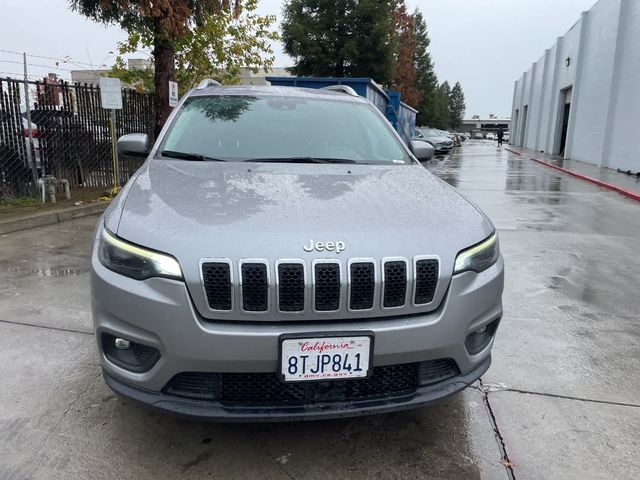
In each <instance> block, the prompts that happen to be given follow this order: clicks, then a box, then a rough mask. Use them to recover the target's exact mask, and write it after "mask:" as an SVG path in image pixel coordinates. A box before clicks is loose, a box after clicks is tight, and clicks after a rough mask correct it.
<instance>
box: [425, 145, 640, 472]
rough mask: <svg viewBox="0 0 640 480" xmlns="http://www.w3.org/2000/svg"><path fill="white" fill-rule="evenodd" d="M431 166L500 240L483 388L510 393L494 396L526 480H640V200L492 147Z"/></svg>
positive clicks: (471, 148) (468, 148)
mask: <svg viewBox="0 0 640 480" xmlns="http://www.w3.org/2000/svg"><path fill="white" fill-rule="evenodd" d="M427 168H428V169H429V170H430V171H431V172H433V173H434V174H436V175H438V176H440V177H441V178H442V179H444V180H445V181H447V182H448V183H449V184H451V185H453V186H455V187H456V188H457V189H458V190H459V191H460V192H461V193H462V194H463V195H465V196H467V197H468V198H469V199H470V200H472V201H473V202H474V203H476V204H477V205H478V206H479V207H480V208H482V210H483V211H484V212H485V213H487V214H488V215H489V217H490V218H491V219H492V221H493V222H494V224H495V225H496V228H497V229H498V231H499V235H500V245H501V249H502V252H503V255H504V257H505V265H506V278H505V294H504V299H503V301H504V308H505V315H504V318H503V321H502V323H501V326H500V329H499V331H498V335H497V338H496V343H495V346H494V349H493V359H494V361H493V364H492V367H491V368H490V370H489V371H488V372H487V374H486V375H485V376H484V377H483V382H485V383H487V384H495V385H501V386H502V387H501V388H500V389H499V390H502V391H496V392H492V393H489V394H488V395H489V397H488V398H489V401H490V402H491V404H492V406H493V411H494V413H495V417H496V423H497V425H498V428H499V430H500V434H501V436H502V438H503V439H504V441H505V447H506V450H507V454H508V455H509V459H510V461H511V462H513V463H514V467H513V468H514V472H515V476H516V478H629V479H635V478H638V477H640V464H639V463H638V461H637V458H638V455H640V445H639V444H638V442H637V440H636V434H635V433H632V432H635V431H637V430H638V429H640V394H639V392H640V378H639V377H638V376H637V375H636V373H635V372H637V371H639V370H640V349H639V348H638V345H639V344H640V296H639V295H638V294H637V291H636V290H637V287H636V285H637V284H638V273H637V272H639V271H640V255H638V252H639V251H640V203H638V202H634V201H632V200H630V199H628V198H626V197H623V196H621V195H618V194H616V193H614V192H611V191H608V190H605V189H602V188H599V187H597V186H594V185H591V184H588V183H584V182H582V181H581V180H578V179H576V178H573V177H570V176H567V175H565V174H562V173H560V172H556V171H554V170H551V169H548V168H546V167H544V166H541V165H538V164H537V163H535V162H533V161H530V160H528V159H526V158H522V157H518V156H516V155H513V154H511V153H509V152H507V151H505V150H503V149H498V148H496V146H495V144H494V143H490V142H482V141H481V142H473V141H472V142H466V144H465V145H464V146H463V148H461V149H459V150H458V151H457V152H456V153H455V154H454V155H452V156H450V157H449V158H447V159H444V160H443V161H435V162H430V164H428V165H427ZM621 405H622V406H621ZM541 406H543V407H541ZM598 408H600V409H601V410H602V412H603V414H602V418H601V417H600V415H597V414H595V413H594V412H595V411H596V410H597V409H598ZM614 412H615V413H614ZM613 415H616V416H617V418H618V419H623V420H617V421H611V420H610V418H611V416H613ZM606 418H609V420H605V419H606ZM614 439H615V440H614ZM618 445H625V448H618ZM567 458H570V461H568V462H567Z"/></svg>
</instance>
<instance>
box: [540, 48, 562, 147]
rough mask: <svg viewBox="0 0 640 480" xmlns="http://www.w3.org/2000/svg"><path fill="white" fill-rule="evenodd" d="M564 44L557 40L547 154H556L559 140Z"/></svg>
mask: <svg viewBox="0 0 640 480" xmlns="http://www.w3.org/2000/svg"><path fill="white" fill-rule="evenodd" d="M563 43H564V38H563V37H558V39H557V40H556V59H555V60H556V61H555V62H554V65H553V80H552V82H551V92H550V97H549V101H550V102H551V105H550V108H549V118H548V119H547V122H548V124H549V127H548V128H547V138H546V142H545V147H546V148H545V152H547V153H551V154H553V153H555V149H556V139H557V138H558V128H559V127H558V115H559V114H560V86H559V85H558V75H559V72H560V66H561V64H562V58H560V57H562V55H560V52H561V51H562V44H563Z"/></svg>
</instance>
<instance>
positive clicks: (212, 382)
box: [164, 372, 218, 400]
mask: <svg viewBox="0 0 640 480" xmlns="http://www.w3.org/2000/svg"><path fill="white" fill-rule="evenodd" d="M164 391H165V392H166V393H169V394H171V395H177V396H179V397H188V398H196V399H202V400H216V399H217V398H218V374H217V373H207V372H185V373H180V374H178V375H176V376H175V377H173V378H172V379H171V381H170V382H169V383H168V384H167V386H166V387H165V388H164Z"/></svg>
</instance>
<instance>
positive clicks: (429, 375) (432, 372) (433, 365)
mask: <svg viewBox="0 0 640 480" xmlns="http://www.w3.org/2000/svg"><path fill="white" fill-rule="evenodd" d="M459 374H460V370H459V369H458V365H457V364H456V362H455V361H454V360H452V359H451V358H442V359H438V360H429V361H428V362H422V363H421V364H420V371H419V377H420V385H432V384H434V383H439V382H442V381H443V380H447V379H448V378H452V377H455V376H456V375H459Z"/></svg>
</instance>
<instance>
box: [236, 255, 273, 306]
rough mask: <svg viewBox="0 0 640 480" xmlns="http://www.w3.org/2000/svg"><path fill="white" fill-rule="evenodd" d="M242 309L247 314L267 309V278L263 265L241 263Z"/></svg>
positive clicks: (265, 268)
mask: <svg viewBox="0 0 640 480" xmlns="http://www.w3.org/2000/svg"><path fill="white" fill-rule="evenodd" d="M240 271H241V274H242V308H243V309H244V310H245V311H247V312H266V311H267V308H268V307H269V300H268V297H269V276H268V274H267V266H266V265H265V264H264V263H242V264H241V267H240Z"/></svg>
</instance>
